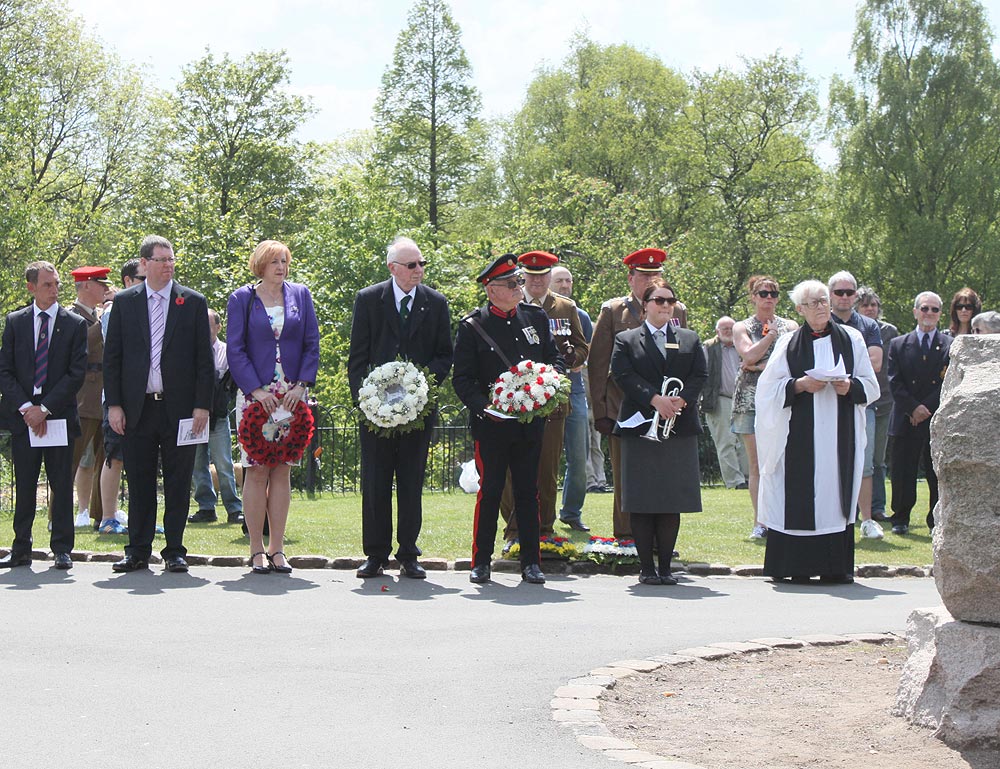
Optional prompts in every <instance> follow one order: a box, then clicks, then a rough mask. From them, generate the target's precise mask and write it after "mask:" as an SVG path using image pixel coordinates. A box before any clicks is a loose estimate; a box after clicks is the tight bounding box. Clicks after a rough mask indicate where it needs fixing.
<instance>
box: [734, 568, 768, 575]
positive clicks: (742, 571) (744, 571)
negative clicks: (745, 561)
mask: <svg viewBox="0 0 1000 769" xmlns="http://www.w3.org/2000/svg"><path fill="white" fill-rule="evenodd" d="M733 574H735V575H736V576H737V577H763V576H764V567H763V566H754V565H750V566H734V567H733Z"/></svg>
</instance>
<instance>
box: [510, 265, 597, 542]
mask: <svg viewBox="0 0 1000 769" xmlns="http://www.w3.org/2000/svg"><path fill="white" fill-rule="evenodd" d="M517 261H518V264H520V265H521V270H522V271H523V272H524V279H525V283H524V301H525V302H527V303H528V304H532V305H535V306H537V307H541V308H542V309H543V310H545V314H546V315H548V317H549V330H550V331H551V332H552V337H553V339H554V340H555V343H556V348H557V349H558V350H559V352H560V354H561V355H562V360H563V365H565V366H566V369H567V371H568V370H571V369H576V368H578V367H579V366H582V365H583V362H584V361H585V360H586V359H587V352H588V351H589V350H590V345H589V344H587V339H586V337H585V336H584V334H583V326H582V325H581V323H580V315H579V313H578V312H577V311H576V302H574V301H573V300H572V299H569V298H567V297H565V296H562V295H560V294H556V293H553V292H552V291H551V290H549V286H550V284H551V283H552V268H553V266H555V264H556V263H557V262H558V261H559V258H558V257H557V256H555V254H550V253H547V252H545V251H529V252H528V253H526V254H521V256H519V257H518V258H517ZM515 363H516V361H515ZM569 409H570V405H569V403H566V404H564V405H562V406H560V407H559V408H557V409H556V410H555V411H553V412H552V413H551V414H550V415H549V417H548V419H546V420H545V434H544V436H543V438H542V454H541V458H540V459H539V463H538V517H539V521H540V529H539V535H540V536H542V537H545V536H551V535H552V533H553V528H552V527H553V525H554V524H555V520H556V487H557V485H558V482H559V460H560V458H561V457H562V449H563V431H564V429H565V427H566V416H567V414H568V412H569ZM513 510H514V492H513V490H512V489H511V484H510V480H509V478H508V481H507V485H506V486H505V487H504V490H503V497H502V498H501V500H500V514H501V515H502V516H503V519H504V520H505V521H506V522H507V527H506V528H505V529H504V532H503V538H504V539H505V540H507V542H508V543H509V542H512V541H513V540H516V539H518V536H519V534H518V531H519V530H518V526H517V518H516V517H515V516H514V515H512V513H513ZM565 523H566V525H567V526H569V527H570V528H571V529H576V530H577V531H590V527H588V526H586V525H585V524H584V523H583V521H582V520H580V519H576V520H567V521H565Z"/></svg>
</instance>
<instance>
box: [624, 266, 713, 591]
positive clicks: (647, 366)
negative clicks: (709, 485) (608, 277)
mask: <svg viewBox="0 0 1000 769" xmlns="http://www.w3.org/2000/svg"><path fill="white" fill-rule="evenodd" d="M676 303H677V296H676V294H675V293H674V290H673V288H671V286H670V284H669V283H667V282H666V281H664V280H662V279H661V278H657V279H656V280H654V281H653V282H652V283H651V284H650V285H649V287H648V288H647V289H646V290H645V291H644V292H643V295H642V307H643V312H644V322H643V324H642V325H641V326H639V327H638V328H635V329H631V330H629V331H623V332H621V333H620V334H618V335H617V336H616V337H615V347H614V351H613V352H612V354H611V376H612V377H613V378H614V380H615V381H616V382H617V383H618V385H619V386H620V387H621V388H622V390H623V391H624V393H625V399H624V400H623V402H622V405H621V409H620V411H619V412H618V420H619V422H622V421H625V420H627V419H629V418H630V417H632V416H634V415H635V413H636V412H639V413H641V414H642V416H643V417H645V418H646V419H649V418H652V420H653V432H655V433H656V434H657V438H658V440H656V439H650V440H643V438H647V437H650V435H649V433H650V430H649V428H648V427H647V426H646V424H645V423H644V424H642V425H640V426H639V427H631V428H625V427H622V426H621V425H620V424H619V425H617V426H616V427H615V434H616V435H618V436H620V437H621V439H622V463H621V464H622V476H621V484H622V511H623V512H627V513H628V514H629V516H630V517H631V523H632V534H633V536H634V537H635V546H636V550H638V553H639V565H640V573H639V582H641V583H642V584H646V585H661V584H662V585H675V584H677V579H676V578H675V577H673V576H672V575H671V574H670V556H671V554H672V553H673V550H674V545H675V544H676V543H677V532H678V530H679V529H680V514H681V513H694V512H701V479H700V473H699V468H698V435H699V434H700V433H701V421H700V420H699V418H698V395H699V394H700V393H701V388H702V387H703V386H704V384H705V381H706V380H707V379H708V365H707V363H706V359H705V354H704V352H703V350H702V347H701V341H700V340H699V339H698V335H697V334H696V333H695V332H694V331H691V330H689V329H685V328H679V327H676V326H674V325H673V323H672V322H671V321H672V318H673V314H674V305H675V304H676ZM668 436H669V440H666V438H667V437H668ZM654 551H655V552H656V553H657V554H658V561H659V570H657V568H656V564H655V562H654Z"/></svg>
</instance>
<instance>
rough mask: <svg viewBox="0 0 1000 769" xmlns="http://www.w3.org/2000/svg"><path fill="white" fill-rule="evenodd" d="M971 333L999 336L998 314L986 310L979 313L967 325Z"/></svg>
mask: <svg viewBox="0 0 1000 769" xmlns="http://www.w3.org/2000/svg"><path fill="white" fill-rule="evenodd" d="M969 325H970V326H971V327H972V330H973V331H978V332H979V333H980V334H1000V312H996V311H995V310H987V311H986V312H981V313H979V314H978V315H977V316H976V317H974V318H973V319H972V323H971V324H969Z"/></svg>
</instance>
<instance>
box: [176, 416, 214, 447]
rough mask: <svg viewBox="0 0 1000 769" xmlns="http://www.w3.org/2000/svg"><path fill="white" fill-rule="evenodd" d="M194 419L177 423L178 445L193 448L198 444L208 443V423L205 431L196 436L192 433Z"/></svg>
mask: <svg viewBox="0 0 1000 769" xmlns="http://www.w3.org/2000/svg"><path fill="white" fill-rule="evenodd" d="M193 426H194V419H193V418H192V419H182V420H180V421H179V422H178V423H177V445H178V446H191V445H194V444H196V443H208V422H206V423H205V429H204V430H202V431H201V432H200V433H198V434H197V435H195V433H194V432H193V431H192V428H193Z"/></svg>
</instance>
